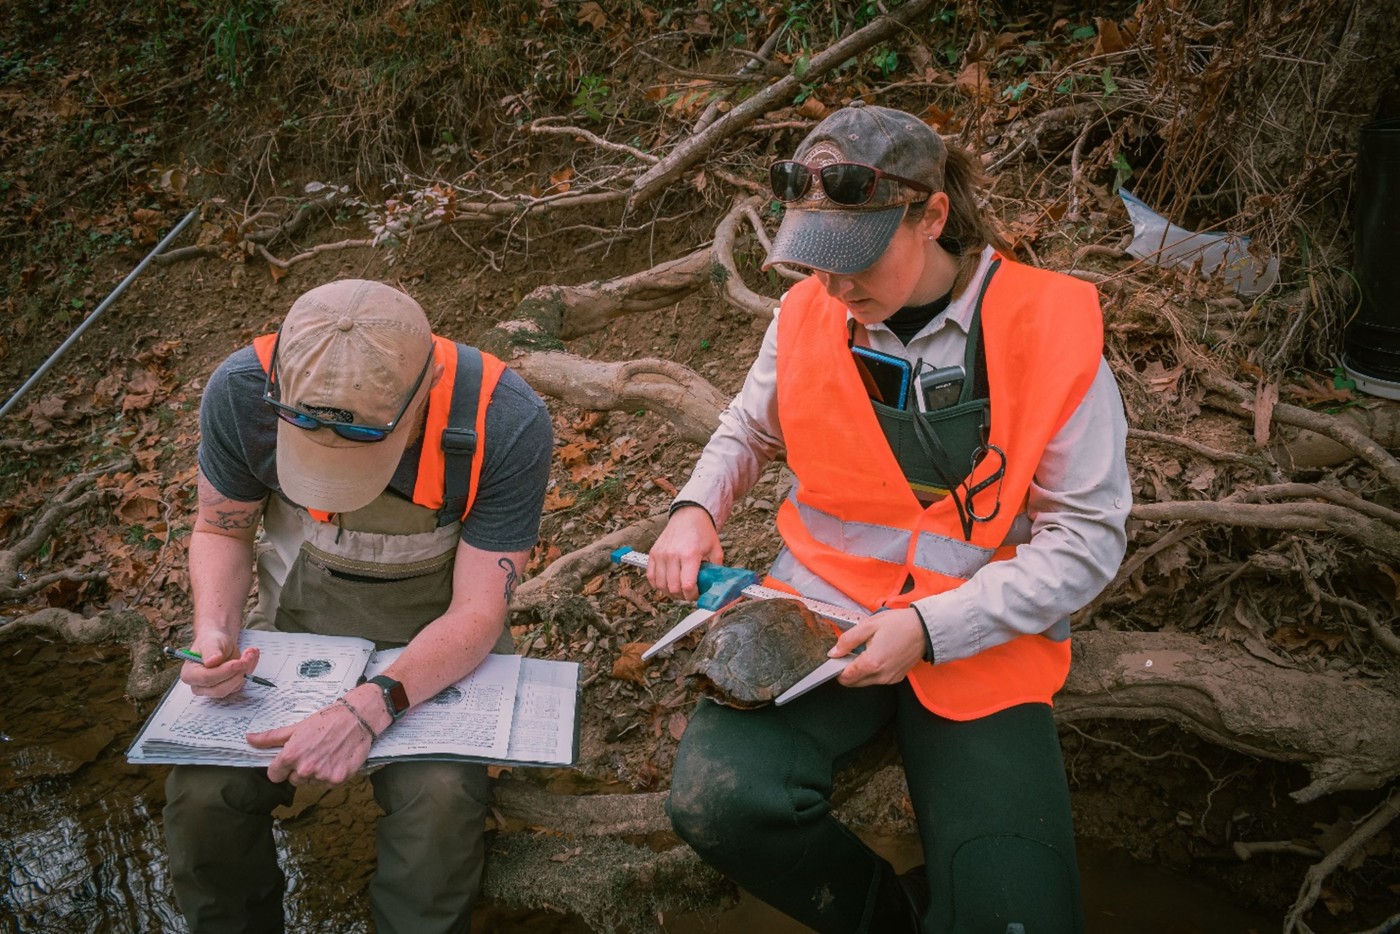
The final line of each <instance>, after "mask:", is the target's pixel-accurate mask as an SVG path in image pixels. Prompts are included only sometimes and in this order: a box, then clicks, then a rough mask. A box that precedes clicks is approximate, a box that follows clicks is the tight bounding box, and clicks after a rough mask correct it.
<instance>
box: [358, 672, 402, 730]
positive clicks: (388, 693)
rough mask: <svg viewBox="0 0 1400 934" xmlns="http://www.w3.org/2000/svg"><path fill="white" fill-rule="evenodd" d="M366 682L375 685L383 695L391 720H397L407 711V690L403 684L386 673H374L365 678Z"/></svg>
mask: <svg viewBox="0 0 1400 934" xmlns="http://www.w3.org/2000/svg"><path fill="white" fill-rule="evenodd" d="M366 680H367V683H369V684H373V685H377V686H378V687H379V691H380V693H381V694H383V695H384V707H385V709H387V710H388V711H389V716H390V718H392V719H393V720H398V719H399V717H402V716H403V715H404V714H405V713H407V712H408V706H409V705H408V691H406V690H404V686H403V685H402V684H400V683H399V682H397V681H395V680H394V679H393V678H391V677H389V676H388V675H375V676H374V677H373V678H368V679H366Z"/></svg>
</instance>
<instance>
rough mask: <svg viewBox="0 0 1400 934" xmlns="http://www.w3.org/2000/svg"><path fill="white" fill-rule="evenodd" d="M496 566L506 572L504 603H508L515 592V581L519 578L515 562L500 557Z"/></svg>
mask: <svg viewBox="0 0 1400 934" xmlns="http://www.w3.org/2000/svg"><path fill="white" fill-rule="evenodd" d="M496 567H498V568H500V569H501V570H502V571H505V572H506V605H507V606H509V605H510V598H511V597H512V596H513V595H514V594H515V582H516V580H517V579H518V578H519V573H518V572H517V571H516V570H515V562H514V561H512V560H510V559H509V558H502V559H501V560H499V561H497V562H496Z"/></svg>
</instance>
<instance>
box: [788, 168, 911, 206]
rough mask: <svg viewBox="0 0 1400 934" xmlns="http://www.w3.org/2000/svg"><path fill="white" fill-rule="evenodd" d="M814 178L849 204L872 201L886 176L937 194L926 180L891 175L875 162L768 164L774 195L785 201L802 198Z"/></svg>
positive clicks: (829, 197)
mask: <svg viewBox="0 0 1400 934" xmlns="http://www.w3.org/2000/svg"><path fill="white" fill-rule="evenodd" d="M813 178H815V179H817V181H818V183H819V184H820V185H821V187H822V193H823V194H825V195H826V199H827V200H828V201H830V202H831V203H832V204H839V205H841V206H843V207H848V208H854V207H860V206H861V205H863V204H868V203H869V202H870V199H871V198H873V197H875V189H876V188H878V187H879V184H880V179H882V178H887V179H889V180H890V181H892V182H898V183H899V184H901V185H906V186H908V187H910V188H913V189H914V190H915V191H920V192H923V193H924V194H930V195H931V194H933V189H932V188H930V187H929V186H927V185H925V184H924V183H923V182H916V181H914V180H913V179H912V178H903V177H901V176H899V175H891V174H890V173H889V172H885V171H882V170H881V169H877V168H875V166H873V165H864V164H863V163H860V162H830V163H827V164H826V165H824V166H822V167H821V168H818V169H813V168H812V167H811V166H809V165H807V164H805V163H802V162H798V161H796V160H795V159H782V160H780V161H778V162H774V163H773V164H772V165H770V166H769V167H768V184H769V185H771V186H772V187H773V197H775V198H777V199H778V200H779V201H783V202H789V203H790V202H793V201H800V200H802V198H803V197H805V196H806V194H807V192H808V191H810V190H811V188H812V179H813Z"/></svg>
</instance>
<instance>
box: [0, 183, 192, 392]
mask: <svg viewBox="0 0 1400 934" xmlns="http://www.w3.org/2000/svg"><path fill="white" fill-rule="evenodd" d="M198 214H199V209H198V208H195V209H194V210H193V211H191V212H190V213H188V214H186V215H185V217H184V219H183V220H181V221H180V223H178V224H176V225H175V227H174V228H173V229H172V230H171V231H170V233H168V234H166V235H165V237H164V238H163V239H162V240H161V241H160V242H159V243H157V244H156V246H155V249H153V250H151V252H150V253H147V254H146V258H145V259H143V260H141V262H140V264H138V265H137V267H136V268H135V269H133V270H131V272H129V273H127V275H126V278H125V279H123V280H122V281H121V284H120V285H118V286H117V287H116V288H115V289H113V290H112V294H110V295H108V296H107V297H106V298H104V299H103V300H102V304H101V305H98V306H97V308H96V309H94V311H93V313H92V314H90V315H88V316H87V317H86V318H84V319H83V323H82V324H80V325H78V327H77V330H75V331H74V332H73V333H72V334H69V335H68V339H67V340H66V341H64V342H63V343H62V344H61V345H60V346H59V348H58V349H57V350H55V351H54V352H53V353H52V354H50V355H49V358H48V359H47V360H45V361H44V364H43V366H41V367H39V369H37V370H35V371H34V375H33V376H31V377H29V379H28V380H27V381H26V382H25V384H24V385H23V386H21V387H19V389H18V390H16V391H15V394H14V395H13V396H11V397H10V401H8V402H6V403H5V405H4V406H3V407H0V418H4V417H5V415H6V414H7V413H8V412H9V411H10V409H12V408H14V407H15V403H17V402H19V400H20V399H21V398H22V397H23V396H24V394H25V393H27V392H28V391H29V390H30V389H31V388H33V386H34V384H35V383H37V382H39V380H40V379H42V378H43V376H44V374H45V373H47V372H48V371H49V369H50V368H51V367H52V366H53V365H54V364H55V363H57V362H58V358H59V357H61V356H63V354H64V353H65V352H66V351H67V350H68V348H69V347H72V346H73V345H74V344H75V343H77V341H78V338H79V337H82V335H83V332H84V331H86V330H87V329H88V326H89V325H91V324H92V323H93V322H94V321H96V320H97V316H98V315H100V314H102V312H104V311H106V310H107V307H108V306H109V305H111V304H112V302H114V301H116V300H117V296H119V295H121V294H122V293H123V292H125V291H126V287H127V286H129V285H131V283H132V280H134V279H135V278H136V277H137V276H139V275H141V271H142V270H143V269H145V268H146V267H147V266H149V265H150V264H151V260H153V259H155V258H156V257H157V256H159V255H160V251H161V250H163V249H165V248H166V246H167V245H168V244H169V243H170V241H171V240H174V239H175V238H176V237H177V236H179V234H180V231H182V230H184V229H185V228H186V227H188V226H189V223H190V221H192V220H194V219H195V217H196V215H198Z"/></svg>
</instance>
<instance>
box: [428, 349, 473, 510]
mask: <svg viewBox="0 0 1400 934" xmlns="http://www.w3.org/2000/svg"><path fill="white" fill-rule="evenodd" d="M481 372H482V365H481V351H479V350H477V349H476V348H475V347H467V346H464V345H462V344H458V345H457V377H456V379H454V380H453V382H452V408H451V410H450V411H449V413H448V416H447V427H446V428H444V429H443V430H442V453H443V459H444V461H445V462H446V470H445V476H444V478H443V491H442V508H441V509H440V510H438V524H439V525H447V524H448V523H451V522H456V521H457V520H459V519H461V518H462V512H463V510H465V509H466V507H467V499H468V497H469V496H470V494H471V483H472V455H473V454H475V453H476V445H477V437H476V410H477V406H479V405H480V404H481Z"/></svg>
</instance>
